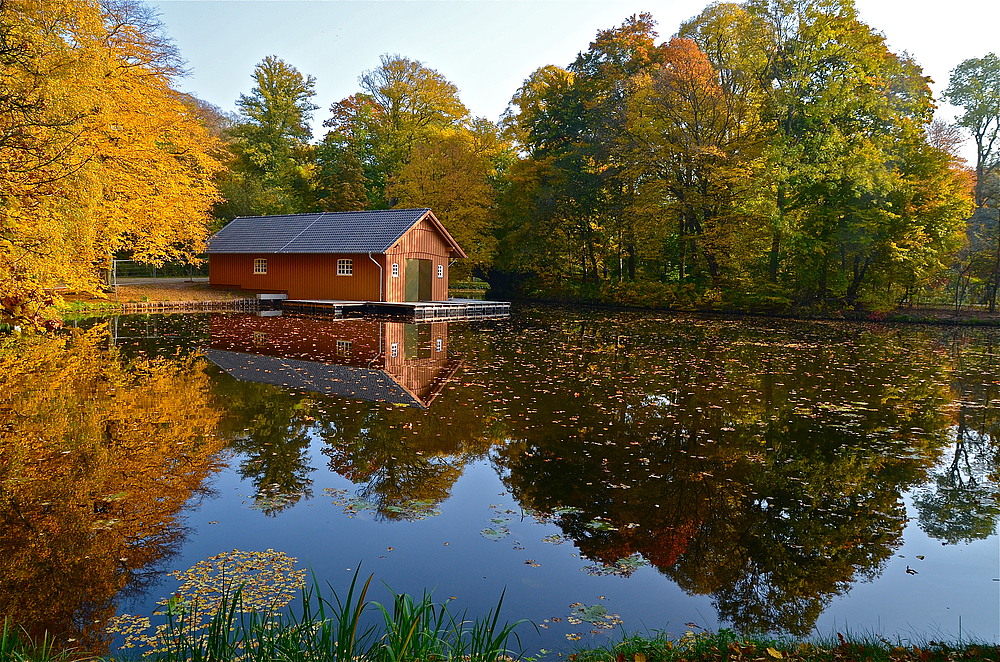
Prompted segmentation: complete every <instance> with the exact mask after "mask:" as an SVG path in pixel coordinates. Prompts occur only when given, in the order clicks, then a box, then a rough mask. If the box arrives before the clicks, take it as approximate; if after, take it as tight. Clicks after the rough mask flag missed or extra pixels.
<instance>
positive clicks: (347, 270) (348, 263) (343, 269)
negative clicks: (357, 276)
mask: <svg viewBox="0 0 1000 662" xmlns="http://www.w3.org/2000/svg"><path fill="white" fill-rule="evenodd" d="M337 275H338V276H353V275H354V260H351V259H350V258H348V259H340V260H337Z"/></svg>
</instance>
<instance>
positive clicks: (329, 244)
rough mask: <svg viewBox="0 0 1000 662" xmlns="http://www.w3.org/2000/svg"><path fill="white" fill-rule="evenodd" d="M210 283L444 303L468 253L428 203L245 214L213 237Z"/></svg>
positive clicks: (296, 295)
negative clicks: (453, 267)
mask: <svg viewBox="0 0 1000 662" xmlns="http://www.w3.org/2000/svg"><path fill="white" fill-rule="evenodd" d="M208 256H209V258H208V259H209V282H210V284H211V285H212V286H213V287H219V288H239V289H241V290H245V291H248V292H255V293H261V294H286V295H287V296H288V298H289V299H319V300H339V301H385V302H405V301H446V300H447V299H448V266H449V263H450V261H451V260H453V259H455V258H461V257H466V255H465V252H464V251H463V250H462V248H461V247H460V246H459V245H458V243H456V242H455V239H454V238H452V236H451V235H450V234H449V233H448V231H447V230H446V229H445V228H444V226H443V225H441V222H440V221H439V220H438V219H437V218H436V217H435V216H434V214H433V212H431V210H430V209H389V210H380V211H358V212H323V213H313V214H292V215H287V216H241V217H239V218H236V219H233V221H231V222H230V223H229V224H228V225H226V227H224V228H222V229H221V230H219V232H217V233H216V234H215V236H213V237H212V238H211V239H210V240H209V244H208Z"/></svg>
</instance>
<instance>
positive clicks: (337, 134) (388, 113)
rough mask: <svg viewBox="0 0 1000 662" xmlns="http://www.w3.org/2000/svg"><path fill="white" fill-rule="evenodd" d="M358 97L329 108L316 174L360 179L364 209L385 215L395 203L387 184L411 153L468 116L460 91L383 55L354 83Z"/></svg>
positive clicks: (404, 61)
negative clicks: (354, 174)
mask: <svg viewBox="0 0 1000 662" xmlns="http://www.w3.org/2000/svg"><path fill="white" fill-rule="evenodd" d="M358 83H359V84H360V86H361V92H359V93H357V94H355V95H352V96H350V97H348V98H346V99H343V100H341V101H338V102H336V103H334V104H333V105H332V106H330V113H331V116H330V117H329V118H328V119H327V120H326V121H325V122H324V123H323V124H324V126H326V127H329V129H330V131H329V132H328V133H327V135H326V137H325V138H324V144H325V146H326V148H325V149H324V150H323V151H322V152H321V153H322V154H323V155H324V156H325V157H327V160H325V161H323V162H321V163H320V164H319V167H320V170H321V172H322V171H330V170H341V171H345V170H346V171H348V172H349V171H351V169H357V168H359V167H360V169H361V171H362V172H363V173H364V187H365V194H366V196H367V198H368V205H369V206H370V207H371V208H374V209H386V208H388V207H392V206H394V205H395V203H396V200H395V199H394V198H393V197H392V196H391V195H390V193H389V192H388V191H387V188H388V186H389V183H390V181H391V180H392V179H393V178H395V177H397V176H398V174H399V172H400V169H401V168H402V167H403V166H404V164H406V163H407V162H408V161H409V159H410V153H411V151H412V150H413V148H414V147H415V146H416V145H417V144H418V143H420V142H421V141H423V140H426V139H427V137H428V136H429V135H430V134H433V133H434V132H435V131H442V130H447V129H459V128H462V127H464V126H465V125H466V123H467V121H468V119H469V111H468V109H466V107H465V105H464V104H462V102H461V100H460V99H459V97H458V88H457V87H455V85H454V84H453V83H451V82H449V81H448V80H447V79H446V78H445V77H444V76H442V75H441V74H440V73H438V72H437V71H435V70H434V69H431V68H429V67H427V66H425V65H424V64H423V63H421V62H418V61H416V60H410V59H408V58H405V57H402V56H400V55H383V56H382V58H381V65H380V66H379V67H376V68H375V69H372V70H370V71H366V72H364V73H363V74H362V75H361V77H360V78H359V79H358Z"/></svg>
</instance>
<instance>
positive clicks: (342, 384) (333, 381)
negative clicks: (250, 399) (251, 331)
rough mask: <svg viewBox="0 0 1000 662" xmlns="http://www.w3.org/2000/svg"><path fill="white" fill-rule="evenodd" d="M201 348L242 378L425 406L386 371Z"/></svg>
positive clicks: (306, 389) (367, 398)
mask: <svg viewBox="0 0 1000 662" xmlns="http://www.w3.org/2000/svg"><path fill="white" fill-rule="evenodd" d="M202 351H203V352H204V354H205V357H206V358H208V360H209V361H211V362H212V363H214V364H215V365H217V366H219V367H220V368H222V369H223V370H225V371H226V372H228V373H229V374H230V375H232V376H233V377H235V378H236V379H239V380H240V381H244V382H258V383H261V384H274V385H276V386H283V387H285V388H294V389H301V390H304V391H313V392H315V393H323V394H325V395H339V396H341V397H345V398H351V399H353V400H367V401H369V402H388V403H392V404H399V405H407V406H410V407H418V408H420V409H426V406H425V405H424V403H422V402H420V401H419V400H417V399H416V398H415V397H413V395H412V394H410V393H409V392H408V391H407V390H406V389H404V388H403V387H402V386H401V385H400V384H399V383H398V382H397V381H396V380H395V379H393V378H392V376H391V375H390V374H389V373H387V372H385V371H384V370H368V369H366V368H354V367H351V366H343V365H336V364H332V365H327V364H324V363H314V362H312V361H299V360H297V359H286V358H279V357H273V356H261V355H259V354H245V353H243V352H229V351H226V350H221V349H204V350H202Z"/></svg>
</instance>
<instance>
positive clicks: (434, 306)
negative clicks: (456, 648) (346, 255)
mask: <svg viewBox="0 0 1000 662" xmlns="http://www.w3.org/2000/svg"><path fill="white" fill-rule="evenodd" d="M281 307H282V308H283V309H285V310H296V311H309V312H319V313H328V314H333V315H335V316H337V317H344V316H347V315H362V314H367V315H388V316H392V317H405V318H407V319H411V320H415V321H428V320H469V319H500V318H504V317H508V316H509V315H510V302H509V301H483V300H481V299H448V300H447V301H406V302H398V303H396V302H391V303H390V302H386V301H336V300H328V299H286V300H284V301H282V302H281Z"/></svg>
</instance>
